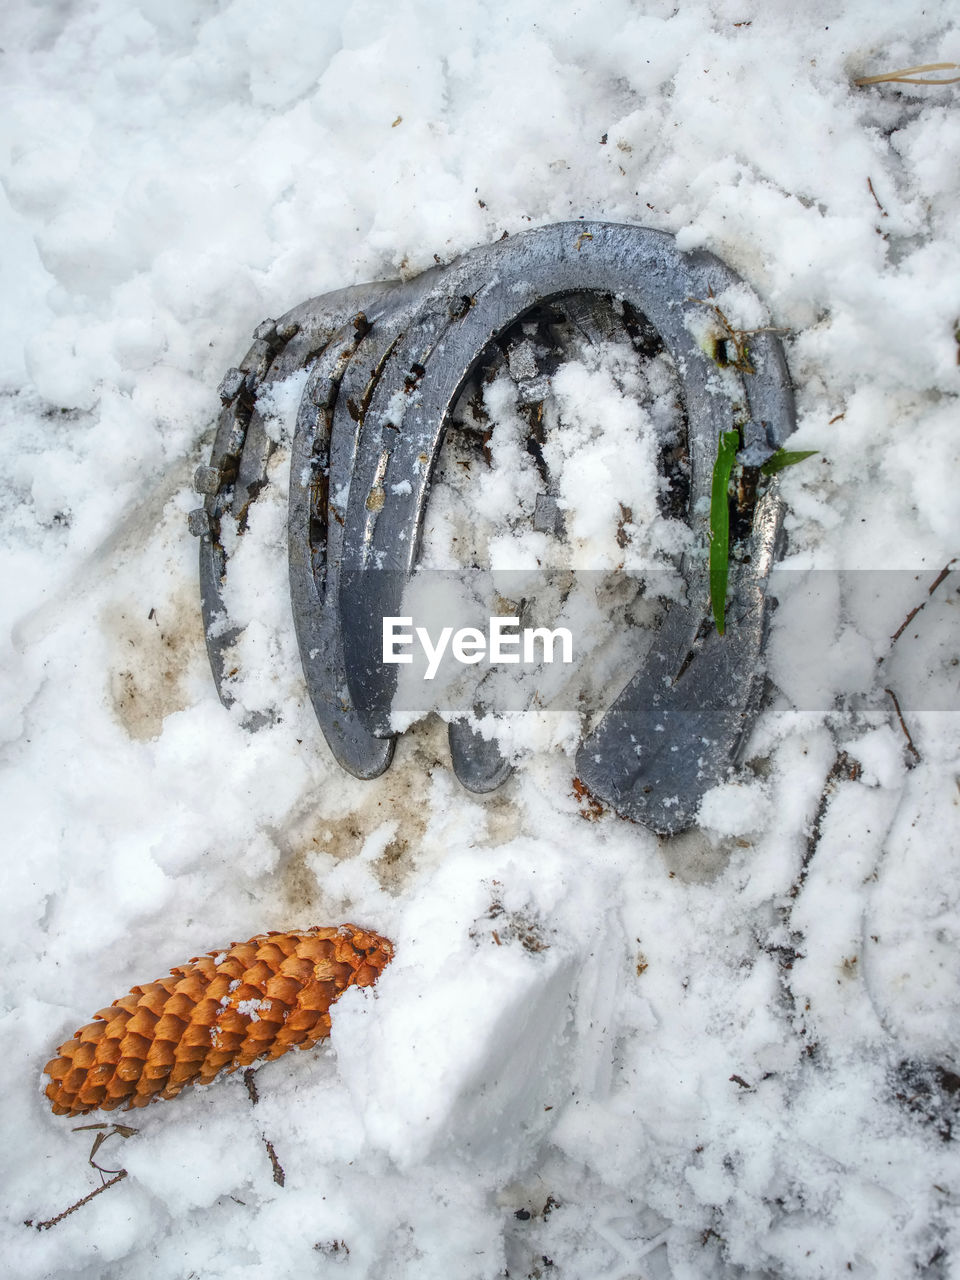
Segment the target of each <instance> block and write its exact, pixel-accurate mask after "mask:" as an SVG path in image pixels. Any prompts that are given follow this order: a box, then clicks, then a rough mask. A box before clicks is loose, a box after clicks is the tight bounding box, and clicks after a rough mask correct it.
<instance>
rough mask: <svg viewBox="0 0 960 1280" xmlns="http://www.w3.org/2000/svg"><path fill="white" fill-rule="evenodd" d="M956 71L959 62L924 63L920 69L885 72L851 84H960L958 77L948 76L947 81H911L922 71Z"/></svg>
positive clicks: (959, 65)
mask: <svg viewBox="0 0 960 1280" xmlns="http://www.w3.org/2000/svg"><path fill="white" fill-rule="evenodd" d="M956 70H960V62H925V63H924V64H923V66H921V67H901V69H900V70H899V71H885V72H883V74H882V75H879V76H861V77H860V78H859V79H858V80H854V82H853V83H854V84H855V85H857V86H862V85H865V84H884V83H886V82H888V81H889V82H892V83H896V84H957V83H958V82H960V76H950V77H949V79H947V80H916V79H912V77H914V76H917V75H919V74H920V73H921V72H923V71H956Z"/></svg>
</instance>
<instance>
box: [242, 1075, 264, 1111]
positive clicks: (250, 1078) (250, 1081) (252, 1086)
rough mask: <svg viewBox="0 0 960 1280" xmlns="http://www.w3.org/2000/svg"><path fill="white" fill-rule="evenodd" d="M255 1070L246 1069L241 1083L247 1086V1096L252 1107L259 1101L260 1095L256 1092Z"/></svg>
mask: <svg viewBox="0 0 960 1280" xmlns="http://www.w3.org/2000/svg"><path fill="white" fill-rule="evenodd" d="M256 1074H257V1073H256V1070H255V1069H254V1068H253V1067H247V1069H246V1071H245V1072H244V1073H243V1083H244V1084H245V1085H246V1086H247V1096H248V1097H249V1099H250V1103H251V1105H252V1106H254V1107H255V1106H256V1105H257V1103H258V1102H259V1101H260V1094H259V1093H258V1092H257V1082H256V1080H255V1079H254V1076H255V1075H256Z"/></svg>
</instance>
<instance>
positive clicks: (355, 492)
mask: <svg viewBox="0 0 960 1280" xmlns="http://www.w3.org/2000/svg"><path fill="white" fill-rule="evenodd" d="M732 285H739V286H740V287H741V289H742V288H743V287H744V286H743V285H742V282H741V281H740V280H739V278H738V277H737V276H736V275H734V273H733V272H732V271H730V269H729V268H728V267H726V266H725V265H724V264H723V263H722V262H720V261H719V260H718V259H717V258H715V257H713V256H712V255H710V254H708V253H704V252H694V253H681V252H680V251H679V250H678V249H677V246H676V244H675V242H674V240H673V237H671V236H669V235H667V234H665V233H663V232H658V231H651V230H647V229H645V228H641V227H630V226H620V225H616V224H609V223H584V222H576V223H561V224H558V225H556V226H550V227H543V228H539V229H537V230H533V231H528V232H525V233H523V234H521V235H518V236H515V237H513V238H511V239H504V240H501V241H499V242H497V243H496V244H493V245H488V246H483V247H481V248H478V249H475V250H473V251H472V252H471V253H468V254H465V255H464V256H463V257H461V258H458V259H457V260H456V261H455V262H453V263H452V264H451V265H450V266H447V267H439V268H435V269H432V270H430V271H427V272H425V273H424V274H423V275H420V276H418V277H417V278H416V279H414V280H411V281H404V282H401V281H388V282H384V283H376V284H367V285H360V286H357V287H355V288H350V289H345V290H341V291H339V292H337V293H333V294H328V295H326V296H324V297H321V298H315V299H311V300H310V301H308V302H305V303H303V304H302V305H301V306H299V307H296V308H294V309H293V310H292V311H290V312H288V313H287V314H286V315H285V316H283V317H282V318H281V319H280V320H279V321H276V322H274V321H266V322H265V323H264V324H262V325H261V326H260V327H259V328H258V329H257V330H256V333H255V334H254V338H255V342H254V345H253V347H251V349H250V351H249V352H248V354H247V357H246V359H245V360H244V361H243V362H242V363H241V365H240V366H239V367H238V368H236V369H231V370H230V371H229V372H228V373H227V375H226V377H225V378H224V380H223V382H222V383H221V386H220V396H221V400H222V402H223V409H222V412H221V416H220V421H219V426H218V430H217V435H216V439H215V441H214V445H213V451H212V456H211V460H210V465H209V466H206V467H201V468H199V469H198V472H197V477H196V486H197V489H198V491H199V492H201V493H203V494H204V495H205V498H204V506H203V508H201V509H200V510H198V511H195V512H192V513H191V517H190V527H191V530H192V531H193V532H194V533H195V534H197V535H199V536H200V539H201V541H200V582H201V595H202V605H203V615H204V623H205V629H206V637H207V649H208V653H209V657H210V663H211V667H212V669H213V674H214V679H215V680H216V683H217V687H218V690H219V692H220V697H221V699H222V700H223V701H224V703H225V704H229V702H230V701H231V697H230V692H229V681H228V679H227V662H228V652H229V649H230V646H231V645H232V644H233V642H234V641H235V640H236V638H237V635H238V628H237V627H236V626H235V625H234V624H232V623H231V621H230V619H229V616H228V615H227V611H226V609H225V607H224V593H223V587H224V583H225V581H226V575H227V573H228V568H229V564H228V555H227V553H226V551H225V549H224V545H223V543H222V541H221V537H220V522H221V520H222V519H223V517H224V516H225V515H227V514H229V515H231V516H233V518H234V519H235V520H236V521H237V528H238V529H239V530H241V531H242V529H243V528H244V526H245V517H246V513H247V511H248V509H249V507H250V504H251V503H253V502H255V501H256V500H257V497H258V494H259V493H260V492H261V491H262V489H263V487H264V485H265V484H266V483H267V480H266V475H267V466H268V463H269V461H270V455H271V452H272V450H273V449H274V447H275V445H274V443H273V441H272V440H271V438H270V435H269V434H268V431H267V429H266V425H265V422H264V419H263V417H262V416H261V413H260V411H259V410H258V407H257V396H258V392H259V391H260V389H261V388H263V387H265V386H266V385H269V384H270V383H272V382H278V381H281V380H283V379H284V378H286V377H288V376H289V375H290V374H291V373H293V372H295V371H296V370H298V369H303V368H307V369H308V370H309V373H308V380H307V384H306V388H305V390H304V393H303V397H302V400H301V402H300V407H299V410H298V414H297V425H296V433H295V437H294V441H293V447H292V459H291V478H290V495H289V516H288V529H289V570H290V592H291V597H292V602H293V613H294V619H295V624H296V630H297V638H298V642H299V646H300V655H301V660H302V663H303V670H304V674H305V676H306V682H307V687H308V689H309V692H310V697H311V700H312V702H313V706H314V709H315V711H316V714H317V718H318V719H319V722H320V725H321V727H322V729H323V733H324V735H325V737H326V740H327V742H328V744H329V745H330V748H331V750H332V751H333V754H334V755H335V756H336V758H337V760H338V761H339V763H340V764H341V765H342V766H343V767H344V768H345V769H346V770H348V771H349V772H350V773H352V774H354V775H355V776H356V777H358V778H374V777H377V776H378V775H379V774H381V773H383V772H384V770H386V769H387V768H388V767H389V765H390V762H391V759H392V756H393V750H394V741H395V735H394V733H393V732H392V731H391V728H390V710H391V704H392V700H393V695H394V692H395V690H396V669H395V667H392V666H385V665H383V663H382V662H381V660H380V659H381V653H380V647H381V640H382V619H383V618H384V617H387V616H395V615H398V614H400V613H401V612H402V609H401V602H402V596H403V591H404V587H405V584H406V583H407V581H408V580H409V578H410V576H411V575H412V574H413V572H414V570H415V567H416V562H417V555H418V547H419V541H420V531H421V526H422V522H423V517H424V509H425V505H426V502H427V496H428V491H429V486H430V479H431V474H432V471H433V467H434V464H435V461H436V458H437V455H438V452H439V449H440V445H441V442H442V440H443V436H444V432H445V430H446V429H447V427H448V426H449V425H450V424H451V415H452V413H453V408H454V405H455V404H456V401H457V399H458V397H459V395H460V393H461V391H462V390H463V388H464V386H465V384H466V383H467V381H468V379H469V378H470V377H471V376H472V375H473V374H474V372H475V371H476V370H477V369H478V368H479V367H481V366H482V365H483V364H484V362H489V361H490V360H491V350H496V347H495V344H496V342H497V340H498V338H501V337H502V335H504V334H505V333H506V332H507V331H508V330H510V328H511V327H512V326H515V325H516V324H517V323H518V322H519V321H520V320H522V319H523V318H524V317H529V316H531V315H532V314H534V313H535V312H537V311H538V309H542V308H544V307H551V308H553V313H554V314H555V315H559V316H560V317H566V318H567V319H568V320H569V321H570V323H571V325H573V326H575V327H576V329H577V330H578V331H579V333H580V334H581V335H586V336H587V337H588V339H590V340H594V341H600V340H602V339H603V338H604V337H605V336H610V335H614V336H617V337H623V336H627V337H629V338H630V339H631V340H632V341H634V342H635V343H636V342H638V341H641V342H647V343H649V342H650V341H654V342H656V343H659V344H662V346H663V348H665V350H666V352H667V353H668V354H669V356H670V357H671V358H672V360H673V363H674V366H675V368H676V370H677V372H678V376H679V379H680V388H681V392H682V397H683V401H684V405H683V408H684V412H685V417H686V423H687V440H686V459H687V466H688V474H687V489H688V497H687V519H688V521H689V522H690V523H691V524H692V525H693V526H694V529H695V532H699V533H700V535H701V536H700V537H699V538H698V539H696V542H698V543H699V545H700V546H701V547H703V546H705V545H706V542H707V536H708V535H707V528H706V525H707V520H708V516H707V512H708V511H709V502H710V489H711V481H712V474H713V466H714V461H715V459H716V454H717V444H718V438H719V435H720V433H721V432H723V431H729V430H731V428H733V427H734V426H738V427H740V429H741V434H742V435H743V437H744V438H745V439H746V440H747V441H748V442H750V444H751V457H750V461H751V463H753V464H754V465H758V464H759V462H762V461H763V458H764V457H767V456H769V455H770V454H772V453H773V452H774V451H775V450H776V449H777V448H779V447H781V446H782V445H783V443H784V442H785V440H786V439H787V437H788V436H789V435H790V434H791V432H792V430H793V426H794V415H793V397H792V392H791V388H790V381H789V376H788V373H787V369H786V364H785V361H784V357H783V352H782V349H781V347H780V344H779V342H778V341H777V339H776V337H775V336H774V335H773V334H772V333H771V332H757V333H756V334H755V335H754V337H753V338H752V339H751V348H750V359H751V366H750V369H751V370H752V371H748V370H745V371H743V372H740V373H737V374H736V375H734V376H731V371H730V370H729V369H728V370H727V375H726V376H725V377H724V378H723V379H719V378H718V377H717V376H716V374H717V370H716V365H715V363H714V360H713V359H712V358H711V356H710V355H709V354H708V353H707V352H705V351H704V350H702V349H701V347H700V346H699V345H698V343H697V341H696V340H695V339H694V337H693V336H692V334H691V332H690V329H689V328H688V325H687V320H688V318H689V312H690V310H691V308H694V307H696V306H697V303H696V301H695V300H697V299H706V298H709V297H712V296H718V295H719V294H721V293H722V292H723V291H724V290H725V289H727V288H729V287H730V286H732ZM519 374H520V381H521V389H522V383H523V381H524V375H525V374H528V375H529V377H527V379H526V380H527V381H528V382H529V384H530V386H529V388H528V392H529V394H536V391H537V387H536V383H537V378H538V370H536V369H535V368H531V369H530V370H523V369H521V370H519ZM541 381H542V379H541ZM745 460H746V459H745ZM556 518H557V512H556V507H555V503H553V500H552V499H551V498H550V497H549V495H544V497H543V499H542V500H541V501H538V506H537V515H536V517H535V519H536V520H538V521H540V522H541V523H542V525H543V527H547V526H550V525H552V523H553V521H554V520H555V519H556ZM781 519H782V509H781V504H780V501H779V498H778V496H777V492H776V481H775V480H774V481H773V482H772V483H771V484H770V485H768V486H767V487H766V488H765V489H764V490H763V491H762V492H761V493H760V495H759V496H758V497H755V498H753V499H752V501H751V507H750V511H749V513H748V521H747V531H746V533H745V537H744V539H743V540H742V544H741V546H740V553H739V555H738V557H737V559H736V562H735V563H734V564H732V566H731V599H730V602H729V604H728V608H727V629H726V634H725V635H724V636H720V635H718V634H717V632H716V629H715V627H714V626H713V624H712V620H711V615H710V604H709V583H708V572H707V566H706V560H705V558H704V556H703V555H702V554H701V555H695V554H691V555H688V556H687V557H686V558H685V562H684V565H683V575H684V579H685V584H686V590H685V598H684V599H683V600H680V601H675V602H674V603H672V604H671V605H670V606H669V608H668V609H667V612H666V614H665V616H664V620H663V623H662V625H661V627H660V629H659V631H658V633H657V636H656V638H655V640H654V643H653V647H652V648H651V649H650V650H649V652H648V653H647V655H646V657H645V659H644V661H643V664H642V666H641V668H640V669H639V670H637V671H636V672H635V673H633V674H632V676H631V678H630V679H629V680H628V681H627V682H626V684H625V687H624V688H622V689H620V690H617V691H616V696H614V697H612V698H611V703H610V706H609V708H608V709H607V710H606V712H605V714H604V715H603V717H602V719H601V720H600V721H599V723H598V724H597V725H596V727H595V728H594V729H593V731H592V732H591V733H590V735H589V736H588V737H587V738H586V739H585V741H584V742H583V744H582V746H581V748H580V751H579V754H578V757H577V768H578V772H579V776H580V779H581V780H582V782H583V783H584V784H585V785H586V786H587V787H588V788H589V789H590V791H592V792H593V794H594V795H596V796H598V797H599V798H600V799H601V800H604V801H606V802H607V803H608V804H610V805H611V806H612V807H613V808H614V809H616V810H617V811H618V812H619V813H621V814H622V815H624V816H625V817H629V818H632V819H634V820H637V821H639V822H642V823H643V824H645V825H646V826H648V827H650V828H651V829H652V830H654V831H657V832H659V833H661V834H672V833H674V832H677V831H680V830H683V829H684V828H685V827H688V826H690V825H691V824H692V823H693V821H695V818H696V812H697V808H698V806H699V803H700V800H701V798H702V796H703V793H704V792H705V791H706V790H707V789H708V788H709V787H711V786H713V785H715V784H716V783H717V782H718V781H720V780H721V779H722V778H723V777H725V776H726V775H727V773H728V772H729V770H730V768H731V766H732V765H733V764H735V763H736V761H737V758H738V751H739V750H740V748H741V747H742V745H743V743H744V740H745V736H746V733H747V731H748V729H749V727H750V725H751V723H752V719H753V717H754V715H755V713H756V709H757V704H758V700H759V695H760V689H761V683H762V669H761V665H760V658H761V653H762V649H763V643H764V638H765V629H766V615H767V601H766V598H765V584H766V579H767V575H768V574H769V571H770V568H771V566H772V564H773V561H774V559H775V556H776V553H777V544H778V540H779V533H780V527H781ZM449 735H450V746H451V754H452V760H453V766H454V769H455V771H456V773H457V776H458V778H459V779H460V781H461V782H462V783H463V784H464V785H465V786H466V787H468V788H469V789H470V790H473V791H478V792H482V791H489V790H492V789H493V788H495V787H497V786H499V785H500V783H501V782H502V781H503V780H504V779H505V778H506V777H507V776H508V774H509V772H510V766H509V764H508V763H507V762H506V761H505V760H504V759H503V758H502V757H501V755H500V753H499V750H498V748H497V746H496V743H495V742H491V741H485V740H484V739H483V738H481V737H480V735H479V734H477V733H475V732H474V731H473V730H472V729H471V728H470V726H469V725H468V724H467V722H466V721H455V722H453V723H452V724H451V725H450V729H449Z"/></svg>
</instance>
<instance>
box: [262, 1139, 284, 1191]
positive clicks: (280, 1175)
mask: <svg viewBox="0 0 960 1280" xmlns="http://www.w3.org/2000/svg"><path fill="white" fill-rule="evenodd" d="M263 1145H264V1146H265V1147H266V1148H267V1155H268V1156H269V1157H270V1164H271V1165H272V1167H273V1180H274V1182H275V1183H276V1184H277V1186H278V1187H282V1186H283V1184H284V1182H285V1181H286V1176H285V1174H284V1172H283V1165H282V1164H281V1163H280V1161H279V1160H278V1159H277V1153H276V1151H274V1149H273V1143H272V1142H271V1141H270V1139H269V1138H264V1140H263Z"/></svg>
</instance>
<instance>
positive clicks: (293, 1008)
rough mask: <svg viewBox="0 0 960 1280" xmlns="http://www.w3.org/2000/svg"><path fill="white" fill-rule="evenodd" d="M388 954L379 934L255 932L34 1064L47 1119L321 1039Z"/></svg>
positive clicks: (170, 1090) (207, 1076) (197, 1079)
mask: <svg viewBox="0 0 960 1280" xmlns="http://www.w3.org/2000/svg"><path fill="white" fill-rule="evenodd" d="M392 955H393V947H392V946H391V944H390V942H388V940H387V939H386V938H381V937H380V935H379V934H376V933H371V932H369V931H367V930H365V929H358V928H357V926H356V925H352V924H342V925H339V926H333V927H332V928H323V927H320V926H314V928H312V929H305V930H303V931H302V932H295V933H275V932H271V933H260V934H257V936H256V937H255V938H251V939H250V941H249V942H235V943H234V944H233V945H232V946H231V947H230V948H229V950H227V951H210V952H208V953H207V955H205V956H195V957H194V958H193V959H192V960H191V961H190V963H189V964H187V965H183V966H179V967H178V968H176V969H171V971H170V977H169V978H160V979H159V980H158V981H156V982H149V983H147V984H146V985H145V986H142V987H134V988H133V989H132V990H131V992H130V994H129V995H126V996H121V998H120V999H119V1000H115V1001H114V1002H113V1004H112V1005H111V1006H110V1007H109V1008H108V1009H101V1010H100V1011H99V1012H98V1013H95V1014H94V1015H93V1016H94V1019H95V1021H93V1022H90V1023H88V1024H87V1025H86V1026H85V1027H81V1028H80V1030H79V1031H75V1032H74V1035H73V1039H72V1040H68V1041H67V1042H66V1044H62V1045H61V1046H60V1048H59V1050H58V1053H59V1055H60V1056H59V1057H57V1058H53V1059H51V1061H50V1062H48V1063H47V1065H46V1066H45V1067H44V1071H45V1073H46V1074H47V1075H48V1076H50V1078H51V1081H52V1083H51V1084H48V1085H47V1088H46V1094H47V1097H48V1098H49V1099H50V1101H51V1103H52V1104H53V1110H54V1112H55V1113H56V1114H57V1115H58V1116H63V1115H70V1116H77V1115H82V1114H83V1113H84V1112H85V1111H93V1110H94V1109H95V1108H97V1107H99V1108H100V1109H101V1110H103V1111H112V1110H113V1108H114V1107H120V1106H122V1107H124V1109H125V1110H127V1109H129V1108H130V1107H143V1106H146V1104H147V1103H148V1102H152V1101H153V1100H154V1099H155V1098H175V1097H176V1096H177V1094H178V1093H179V1092H180V1090H181V1089H183V1088H185V1087H186V1086H187V1085H188V1084H194V1083H199V1084H209V1083H210V1081H211V1080H212V1079H213V1078H214V1076H216V1075H217V1074H218V1073H219V1072H221V1071H236V1069H237V1067H246V1066H249V1065H250V1063H252V1062H255V1061H256V1060H257V1059H258V1058H279V1057H280V1055H281V1054H283V1053H286V1052H287V1050H288V1049H292V1048H301V1049H306V1048H307V1047H308V1046H310V1045H312V1044H314V1043H315V1042H316V1041H317V1040H322V1039H323V1038H324V1037H325V1036H327V1035H329V1034H330V1015H329V1013H328V1012H327V1011H328V1009H329V1008H330V1006H331V1005H332V1004H333V1002H334V1000H336V999H337V998H338V997H339V996H340V995H341V994H342V993H343V992H344V991H346V989H347V988H348V987H369V986H371V985H372V984H373V983H374V982H376V980H377V978H378V977H379V976H380V972H381V970H382V969H383V967H384V965H385V964H387V963H388V961H389V960H390V958H391V957H392Z"/></svg>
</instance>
